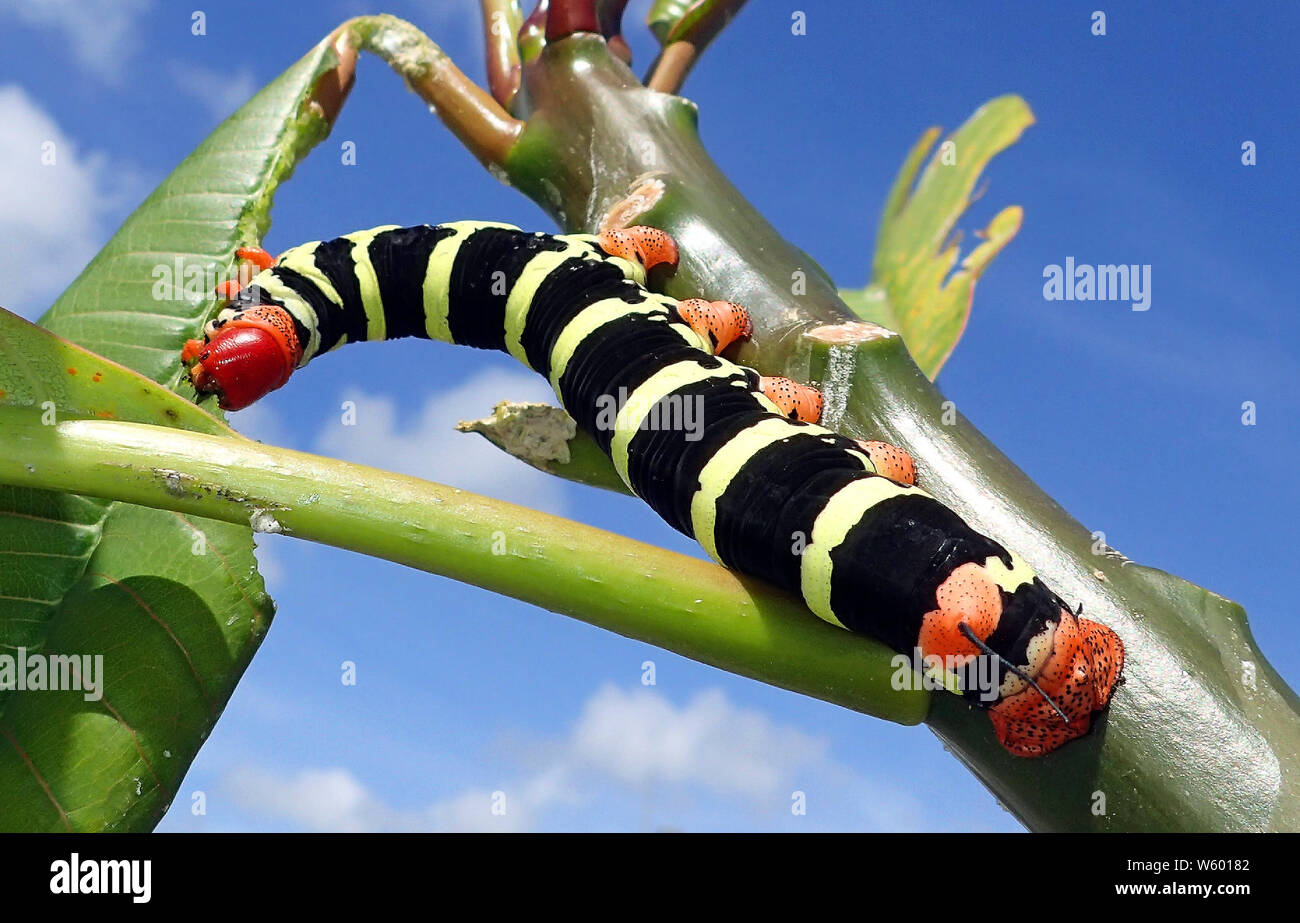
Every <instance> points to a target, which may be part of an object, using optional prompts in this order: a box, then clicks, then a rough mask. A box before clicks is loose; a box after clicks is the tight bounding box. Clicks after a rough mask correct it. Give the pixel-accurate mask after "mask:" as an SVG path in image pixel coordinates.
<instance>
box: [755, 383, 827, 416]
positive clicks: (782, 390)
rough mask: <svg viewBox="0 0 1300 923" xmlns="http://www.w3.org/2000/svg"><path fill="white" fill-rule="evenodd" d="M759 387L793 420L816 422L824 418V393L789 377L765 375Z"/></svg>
mask: <svg viewBox="0 0 1300 923" xmlns="http://www.w3.org/2000/svg"><path fill="white" fill-rule="evenodd" d="M758 389H759V390H760V391H762V392H763V394H764V395H766V396H767V398H768V399H769V400H770V401H771V402H772V403H773V404H775V405H776V406H777V407H778V408H780V410H781V413H782V414H784V415H785V416H786V417H787V418H789V419H791V420H802V421H803V422H805V423H816V422H817V421H818V420H820V419H821V418H822V404H823V401H822V393H821V392H820V391H818V390H817V389H816V388H814V387H812V386H811V385H801V384H799V382H797V381H791V380H790V379H789V378H780V377H773V378H768V377H763V378H760V379H759V381H758Z"/></svg>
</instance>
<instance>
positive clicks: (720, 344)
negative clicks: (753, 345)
mask: <svg viewBox="0 0 1300 923" xmlns="http://www.w3.org/2000/svg"><path fill="white" fill-rule="evenodd" d="M677 314H678V316H680V317H681V319H682V320H684V321H685V322H686V323H687V325H689V326H690V328H691V329H692V330H694V331H695V332H696V333H697V334H699V336H700V338H701V339H703V340H707V341H708V342H709V343H711V344H712V345H713V349H712V352H713V353H714V354H715V355H716V354H717V353H720V352H722V351H723V350H725V349H726V348H727V347H728V346H730V345H731V344H732V343H734V342H736V340H740V339H744V338H745V337H748V336H750V335H751V334H752V333H753V332H754V323H753V321H752V320H750V317H749V312H748V311H746V310H745V309H744V308H742V307H741V306H740V305H738V304H733V303H732V302H730V301H705V300H704V299H703V298H687V299H686V300H685V301H679V302H678V303H677Z"/></svg>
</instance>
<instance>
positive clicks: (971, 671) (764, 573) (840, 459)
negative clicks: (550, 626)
mask: <svg viewBox="0 0 1300 923" xmlns="http://www.w3.org/2000/svg"><path fill="white" fill-rule="evenodd" d="M240 254H241V256H244V257H245V258H247V259H250V260H252V261H254V262H256V263H257V265H258V267H259V268H260V269H261V271H260V272H259V273H258V274H257V275H256V276H254V277H253V278H252V280H251V281H250V283H249V284H248V285H247V286H245V287H244V288H243V289H240V290H238V291H235V290H234V289H233V288H232V289H229V290H227V291H226V294H228V295H230V296H232V297H231V301H230V304H229V305H228V306H227V307H226V308H224V309H223V310H222V311H221V313H220V314H219V315H218V317H217V318H216V319H215V320H214V321H212V322H211V323H209V325H208V327H207V328H206V329H205V335H204V338H203V339H202V340H191V341H189V342H188V343H187V344H186V346H185V350H184V352H183V353H182V358H183V361H185V362H186V363H187V364H188V365H189V372H190V377H191V380H192V381H193V382H194V385H195V387H196V389H197V390H198V391H199V392H200V393H215V394H217V395H218V396H219V397H220V400H221V404H222V406H223V407H226V408H227V409H239V408H241V407H245V406H247V405H248V404H250V403H252V402H253V401H255V400H257V399H258V398H260V397H261V396H262V395H264V394H266V393H267V392H269V391H271V390H274V389H275V388H278V387H280V386H281V385H283V384H284V383H285V382H286V381H288V379H289V377H290V375H291V374H292V372H293V370H294V369H295V368H300V367H302V366H303V365H305V364H306V363H308V362H310V361H311V360H312V359H313V358H315V357H316V356H318V355H320V354H321V353H324V352H328V351H329V350H331V349H335V348H337V347H339V346H341V345H343V344H345V343H350V342H354V341H357V340H381V339H394V338H397V337H408V336H415V337H425V338H428V339H434V340H444V341H447V342H452V343H459V344H462V345H466V346H474V347H478V348H482V349H496V350H503V351H505V352H508V353H510V354H511V355H512V356H514V357H515V358H517V359H519V360H520V361H521V362H523V363H524V364H525V365H527V366H529V367H530V368H531V369H533V370H534V371H536V372H538V373H540V374H541V375H543V376H545V377H546V378H547V379H548V380H549V381H550V383H551V385H552V387H553V388H554V389H555V393H556V395H557V397H558V398H559V400H560V402H561V404H562V405H563V406H564V408H565V409H566V410H567V411H568V412H569V413H570V414H571V415H572V416H573V417H574V418H575V419H576V420H577V422H578V425H579V426H580V427H582V428H583V429H584V430H585V431H586V432H588V433H589V434H590V435H591V436H592V437H593V438H595V440H596V441H597V442H598V443H599V445H600V446H601V447H602V449H604V450H605V451H606V452H607V453H608V454H609V456H610V458H611V460H612V461H613V463H614V467H615V469H616V470H617V471H618V474H619V476H620V477H621V478H622V479H623V481H624V482H625V483H626V484H627V485H628V487H629V488H631V490H632V491H633V492H634V493H636V495H637V496H639V497H641V498H642V499H643V500H644V501H645V502H647V503H648V504H649V505H650V506H651V507H652V508H653V509H654V510H655V512H657V513H658V514H659V515H660V516H661V517H663V519H664V520H666V521H667V522H668V523H669V524H670V525H672V526H673V527H674V528H676V529H679V530H680V531H682V532H684V533H686V534H687V535H690V536H693V537H694V538H695V539H696V540H698V541H699V542H700V544H701V545H702V546H703V547H704V549H705V550H706V551H707V552H708V553H709V555H710V556H712V557H713V558H715V559H716V560H718V561H719V562H721V563H722V564H724V565H725V566H727V567H730V568H733V569H735V570H738V571H742V572H744V573H747V574H751V575H754V576H757V577H761V578H763V579H766V580H769V581H771V582H773V583H775V584H777V585H779V586H782V587H784V588H786V589H788V590H791V591H793V592H795V593H798V594H799V595H800V596H802V598H803V599H804V601H805V602H806V604H807V605H808V607H809V608H810V609H811V610H812V611H813V612H814V613H816V614H817V615H818V616H820V617H821V618H823V619H825V620H826V621H828V622H830V623H832V624H834V625H837V626H840V627H843V628H847V629H849V630H850V631H854V632H858V633H861V634H865V635H869V636H871V637H873V638H876V639H878V640H879V641H881V642H883V643H885V644H886V645H888V646H889V647H891V648H892V649H894V650H895V651H898V652H900V653H902V654H906V655H908V656H909V657H910V656H913V655H914V652H915V651H917V650H919V652H920V654H921V656H922V657H923V658H925V659H924V662H925V663H926V664H927V665H930V666H931V668H933V667H932V665H933V664H935V663H936V661H935V660H934V658H939V660H938V661H937V663H938V664H940V665H941V667H939V668H938V670H937V671H936V675H937V676H938V677H939V678H940V679H941V681H942V682H943V683H944V685H945V686H946V687H947V688H948V689H950V690H951V691H954V692H959V693H960V694H962V695H963V696H965V697H966V698H967V699H969V700H971V701H973V702H975V703H977V704H979V705H981V706H984V707H987V708H988V710H989V716H990V718H991V719H992V722H993V726H994V731H995V733H996V735H997V737H998V739H999V740H1000V741H1001V742H1002V744H1003V745H1004V746H1005V747H1006V748H1007V749H1008V750H1009V751H1010V752H1012V753H1014V754H1016V755H1019V756H1037V755H1041V754H1044V753H1047V752H1049V751H1051V750H1053V749H1055V748H1057V747H1059V746H1060V745H1061V744H1063V743H1065V742H1067V741H1069V740H1071V739H1073V738H1076V737H1080V736H1082V735H1083V734H1085V733H1087V731H1088V729H1089V726H1090V724H1091V721H1092V717H1093V715H1094V713H1095V712H1097V711H1100V710H1101V709H1103V708H1104V707H1105V706H1106V704H1107V703H1108V702H1109V700H1110V696H1111V693H1112V691H1113V690H1114V688H1115V685H1116V684H1117V682H1118V681H1119V676H1120V671H1121V669H1122V666H1123V659H1124V648H1123V645H1122V643H1121V642H1120V639H1119V638H1118V637H1117V636H1116V635H1115V634H1114V632H1112V631H1111V630H1110V629H1108V628H1106V627H1105V626H1103V625H1100V624H1099V623H1097V622H1094V621H1091V620H1089V619H1085V618H1082V617H1080V616H1079V615H1076V614H1075V613H1073V612H1071V610H1070V608H1069V607H1068V606H1067V605H1066V604H1065V603H1064V602H1063V601H1062V600H1061V599H1060V597H1058V596H1057V595H1056V594H1054V593H1053V592H1051V591H1050V590H1049V589H1048V588H1047V587H1046V586H1045V585H1044V584H1043V582H1042V581H1041V580H1040V579H1039V578H1038V577H1037V576H1035V575H1034V573H1033V571H1032V570H1031V569H1030V568H1029V566H1028V565H1027V564H1026V563H1025V562H1024V561H1023V560H1021V559H1020V558H1019V557H1018V556H1016V555H1015V554H1013V553H1012V552H1010V551H1008V550H1007V549H1005V548H1003V547H1002V546H1001V545H1000V544H998V543H997V542H995V541H994V540H992V539H990V538H987V537H985V536H983V535H981V534H979V533H977V532H975V531H974V530H972V529H971V528H970V527H969V526H967V525H966V523H965V522H964V521H963V520H962V519H961V518H960V517H959V516H958V515H957V514H956V513H954V512H952V511H951V510H949V509H948V508H947V507H945V506H944V505H943V504H941V503H940V502H939V501H937V500H935V499H934V498H932V497H931V496H929V495H928V494H927V493H925V492H924V491H923V490H921V489H920V488H919V487H917V486H915V483H914V481H915V469H914V467H913V466H912V462H911V459H910V458H908V457H907V455H906V453H904V452H902V451H901V450H899V449H896V448H894V447H893V446H889V445H887V444H884V443H865V442H856V441H854V440H852V439H849V438H847V437H844V436H841V435H838V434H836V433H833V432H831V431H829V430H827V429H824V428H822V427H820V426H818V425H816V420H817V419H818V417H819V416H820V413H821V395H820V394H819V393H818V392H817V391H816V390H815V389H813V388H809V387H806V386H803V385H798V384H796V383H794V382H791V381H789V380H787V379H775V378H763V377H761V376H759V375H758V373H757V372H755V371H753V370H752V369H748V368H744V367H742V366H738V365H735V364H733V363H731V362H728V361H727V360H726V359H724V358H722V357H721V356H720V355H719V353H721V352H722V351H723V350H724V349H726V347H727V346H728V345H729V344H730V343H731V342H732V341H734V340H735V339H736V338H737V337H742V336H746V335H748V334H749V332H750V326H749V317H748V314H747V313H746V312H745V311H744V309H743V308H741V307H739V306H737V305H733V304H729V303H727V302H708V301H705V300H703V299H689V300H687V301H683V302H678V301H676V300H674V299H672V298H669V297H667V296H664V295H660V294H656V293H654V292H652V291H649V290H648V289H647V288H646V287H645V286H646V276H647V272H648V271H649V270H650V269H651V268H653V267H654V266H656V265H658V264H660V263H667V264H675V263H676V259H677V251H676V245H675V244H674V243H673V241H672V240H671V238H669V237H668V235H666V234H664V233H663V232H662V231H657V230H653V229H649V228H629V229H625V230H621V231H613V232H607V233H606V234H604V235H601V236H594V235H565V236H552V235H547V234H541V233H526V232H524V231H520V230H519V229H517V228H514V227H510V226H508V225H500V224H488V223H482V222H456V223H452V224H443V225H436V226H420V227H412V228H398V227H381V228H375V229H373V230H369V231H363V232H359V233H356V234H349V235H347V236H345V237H340V238H337V239H335V240H330V241H325V242H313V243H308V244H304V245H302V246H300V247H295V248H293V249H292V250H289V251H287V252H286V253H284V254H283V255H282V256H281V257H280V258H279V260H278V261H274V260H271V259H270V258H269V257H268V256H266V255H265V254H264V253H263V252H262V251H257V250H249V251H241V252H240ZM687 401H693V402H695V403H694V406H695V407H696V408H698V409H699V412H698V413H697V414H696V419H698V420H700V421H701V423H700V425H699V426H698V427H694V428H691V429H690V430H688V429H686V428H685V427H683V426H659V425H645V424H647V423H653V422H654V421H658V420H662V419H664V418H665V417H668V418H671V417H672V414H671V413H662V414H660V413H658V411H659V410H662V409H666V408H668V407H670V406H679V407H680V406H683V405H684V402H687ZM611 403H613V404H614V405H616V406H617V408H618V412H617V414H616V415H611V414H609V413H608V412H607V411H608V409H609V408H610V406H611Z"/></svg>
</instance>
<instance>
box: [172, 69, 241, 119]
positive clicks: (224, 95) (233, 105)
mask: <svg viewBox="0 0 1300 923" xmlns="http://www.w3.org/2000/svg"><path fill="white" fill-rule="evenodd" d="M171 74H172V80H173V81H174V82H175V84H176V88H177V89H178V90H180V91H181V92H182V93H185V94H186V95H188V96H192V97H194V98H195V99H197V100H198V101H199V103H200V104H201V105H202V106H203V108H205V109H206V110H207V112H208V115H210V116H211V117H212V119H213V120H214V121H217V122H220V121H223V120H224V119H225V118H226V117H227V116H229V115H230V114H232V113H233V112H234V111H235V110H236V109H238V108H239V107H240V106H242V105H243V104H244V103H246V102H248V100H249V99H250V98H252V96H253V94H254V93H256V92H257V90H258V82H257V80H256V79H255V78H254V77H253V71H252V69H251V68H249V67H247V66H245V67H241V68H240V69H239V70H238V71H237V72H232V71H231V69H230V68H228V67H227V68H221V69H218V68H212V67H204V66H202V65H200V64H184V63H181V62H180V61H173V62H172V64H171Z"/></svg>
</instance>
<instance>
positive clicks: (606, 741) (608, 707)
mask: <svg viewBox="0 0 1300 923" xmlns="http://www.w3.org/2000/svg"><path fill="white" fill-rule="evenodd" d="M537 754H538V755H537V758H536V759H532V760H529V761H527V762H528V763H529V765H527V766H523V765H520V766H518V767H516V769H515V770H514V775H515V778H514V781H512V782H510V783H509V784H507V785H503V786H502V788H501V789H500V790H498V791H489V790H487V789H483V788H476V789H472V790H470V791H466V792H463V793H461V794H458V795H454V796H451V797H448V798H445V799H443V800H440V801H437V802H435V803H433V804H431V805H429V806H428V807H425V808H421V809H418V810H399V809H395V808H393V807H391V806H389V805H387V804H386V803H384V801H383V800H382V799H380V798H378V797H377V796H375V795H374V794H372V793H371V792H370V791H369V789H367V788H366V787H365V785H364V784H362V783H361V782H360V781H358V780H357V779H356V777H355V776H353V775H352V774H351V773H349V772H348V771H347V770H344V769H328V770H307V771H303V772H300V773H298V774H296V775H294V776H290V777H286V776H279V775H276V774H274V773H268V772H263V771H258V770H251V769H246V770H241V771H239V772H236V773H231V774H229V775H227V777H226V779H225V780H224V782H223V788H224V789H225V790H226V791H227V792H229V793H230V794H231V796H232V797H233V799H234V800H235V801H236V802H237V804H238V805H239V806H240V807H241V808H243V809H244V810H246V811H251V812H253V813H255V814H257V815H258V816H259V817H260V818H261V819H262V820H263V821H264V822H266V823H267V824H268V825H270V826H275V825H276V824H277V823H288V824H290V825H293V826H294V827H297V828H300V829H305V830H329V831H342V830H361V831H371V830H410V831H417V830H418V831H424V830H442V831H450V830H454V831H494V830H498V831H505V830H511V831H516V830H531V829H553V828H556V827H571V826H573V825H574V820H575V818H577V819H579V820H580V819H581V818H582V817H583V816H584V815H583V812H582V808H583V807H584V806H585V807H586V808H588V809H589V811H588V813H587V814H586V815H585V816H587V817H589V818H594V819H596V820H597V821H599V820H600V819H601V818H603V817H605V816H606V813H605V811H603V810H602V808H604V809H608V808H610V807H611V806H618V805H623V806H625V805H627V804H629V803H639V804H642V805H643V806H644V804H645V802H646V801H647V800H648V796H649V794H650V793H653V794H654V796H655V797H654V798H653V802H654V804H656V805H658V806H659V810H658V811H657V812H656V813H660V814H665V815H667V814H671V815H673V816H663V817H657V818H654V820H655V821H657V822H658V823H656V826H659V827H663V826H672V827H677V828H690V827H691V826H695V825H697V824H695V822H694V820H693V819H694V818H701V817H707V818H710V820H709V821H707V823H709V824H710V825H711V826H717V827H719V828H723V829H728V828H730V829H737V828H740V829H743V828H746V827H757V828H764V829H795V830H798V829H848V830H854V829H881V830H896V829H915V828H918V827H921V826H923V825H924V824H925V823H926V818H925V815H924V810H923V807H922V805H921V803H920V802H919V801H918V800H917V799H916V797H915V796H913V795H911V794H910V793H907V792H905V791H901V790H898V789H896V788H894V787H892V786H890V785H887V784H881V783H879V782H877V781H875V780H872V779H870V778H867V777H865V776H863V775H861V774H859V773H857V772H854V771H853V770H850V769H849V768H847V767H845V766H843V765H841V764H840V763H838V762H836V761H835V760H834V759H833V758H832V757H831V756H830V754H829V744H828V742H827V741H826V740H825V739H824V738H821V737H816V736H813V735H810V734H808V733H805V732H804V731H802V730H800V729H798V728H795V727H791V726H788V725H781V724H778V723H776V722H774V721H773V720H772V719H771V718H769V717H768V716H767V715H765V714H763V713H762V712H759V711H756V710H753V709H746V708H741V707H738V706H736V705H733V704H732V703H731V702H730V701H729V700H728V699H727V697H726V695H725V694H724V693H723V692H722V691H721V690H717V689H713V690H707V691H704V692H701V693H699V694H697V695H696V696H695V697H694V698H692V699H691V700H690V701H689V702H687V703H686V704H685V705H680V706H679V705H675V704H674V703H673V702H671V701H670V700H668V699H667V698H666V697H665V696H663V695H662V694H661V693H659V692H657V691H655V690H651V689H645V688H634V689H631V690H624V689H620V688H618V687H616V686H613V685H606V686H603V687H601V688H600V689H599V690H597V691H596V693H595V694H593V695H592V697H591V698H590V699H589V700H588V701H587V703H586V705H585V706H584V708H583V709H582V712H581V714H580V716H579V718H578V720H577V721H576V722H575V723H574V725H573V727H572V728H571V729H570V730H569V732H568V733H567V734H564V735H561V736H560V737H558V738H555V739H553V740H550V741H548V742H546V743H545V744H544V745H543V746H541V747H540V748H538V751H537ZM796 791H802V792H804V793H805V794H806V797H807V799H808V802H809V805H810V807H809V813H808V815H807V817H800V818H797V819H792V818H793V817H794V816H793V815H792V814H791V811H790V806H791V803H792V795H793V793H794V792H796ZM501 798H504V799H505V801H504V807H505V809H506V810H505V813H504V814H500V813H494V811H493V806H494V804H497V805H499V804H501V803H502V802H501V801H500V799H501ZM560 808H564V809H565V810H564V811H563V812H559V811H557V809H560ZM642 810H643V811H644V807H643V808H642ZM644 819H645V818H643V820H644ZM615 823H617V822H615ZM596 826H609V824H608V823H598V824H596Z"/></svg>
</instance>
